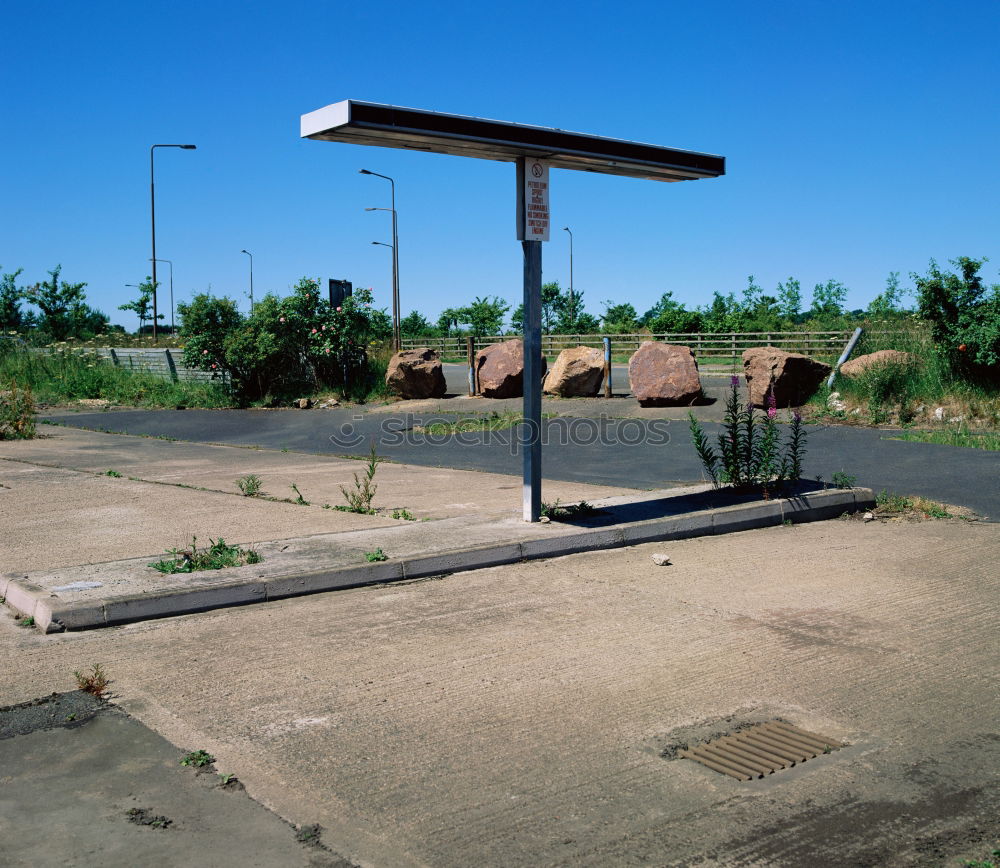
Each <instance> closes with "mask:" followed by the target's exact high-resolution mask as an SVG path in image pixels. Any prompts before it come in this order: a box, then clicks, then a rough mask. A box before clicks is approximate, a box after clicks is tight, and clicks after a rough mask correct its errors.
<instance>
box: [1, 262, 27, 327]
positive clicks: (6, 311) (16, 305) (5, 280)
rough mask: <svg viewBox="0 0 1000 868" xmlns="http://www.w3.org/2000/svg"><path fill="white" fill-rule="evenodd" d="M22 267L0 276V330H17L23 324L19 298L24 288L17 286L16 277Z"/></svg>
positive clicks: (22, 294) (22, 296) (21, 296)
mask: <svg viewBox="0 0 1000 868" xmlns="http://www.w3.org/2000/svg"><path fill="white" fill-rule="evenodd" d="M22 271H24V269H23V268H19V269H18V270H17V271H14V272H11V273H9V274H5V275H3V277H0V331H7V330H10V331H17V330H19V329H20V328H22V327H23V326H24V312H23V311H22V310H21V299H22V298H24V289H23V288H20V287H18V285H17V278H18V277H19V276H20V274H21V272H22Z"/></svg>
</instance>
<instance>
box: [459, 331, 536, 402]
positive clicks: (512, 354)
mask: <svg viewBox="0 0 1000 868" xmlns="http://www.w3.org/2000/svg"><path fill="white" fill-rule="evenodd" d="M542 372H543V373H544V372H545V358H544V357H543V358H542ZM476 379H477V381H478V383H479V394H480V395H482V396H483V397H484V398H520V397H521V396H522V395H523V394H524V343H523V342H522V341H520V340H517V339H515V340H512V341H502V342H501V343H499V344H490V345H489V346H487V347H483V348H482V349H481V350H480V351H479V352H478V353H476Z"/></svg>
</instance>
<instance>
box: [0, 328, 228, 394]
mask: <svg viewBox="0 0 1000 868" xmlns="http://www.w3.org/2000/svg"><path fill="white" fill-rule="evenodd" d="M11 380H16V381H17V382H18V383H20V384H21V385H22V387H24V388H28V389H30V390H31V391H32V392H33V393H34V396H35V399H36V400H37V401H40V402H44V403H47V404H59V403H65V402H66V401H76V400H80V399H86V398H101V399H103V400H105V401H108V402H110V403H112V404H120V405H122V406H126V407H171V408H173V407H227V406H230V403H231V402H230V399H229V395H228V394H227V393H226V392H225V391H224V390H223V389H221V388H219V386H218V385H217V384H214V383H195V382H190V381H181V382H172V381H171V380H168V379H165V378H163V377H158V376H156V375H154V374H150V373H147V372H145V371H132V370H129V369H128V368H119V367H116V366H115V365H113V364H111V363H109V362H107V361H105V360H103V359H101V358H100V357H99V356H97V355H96V354H88V353H86V352H82V351H72V350H58V351H55V352H48V353H46V352H40V351H38V350H29V349H27V348H25V347H22V346H13V345H10V346H6V345H5V344H2V343H0V383H4V382H9V381H11Z"/></svg>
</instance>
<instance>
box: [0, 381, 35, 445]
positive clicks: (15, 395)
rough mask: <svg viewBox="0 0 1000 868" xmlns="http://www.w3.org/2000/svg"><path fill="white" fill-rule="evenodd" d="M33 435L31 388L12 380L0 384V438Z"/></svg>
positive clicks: (33, 405) (23, 437)
mask: <svg viewBox="0 0 1000 868" xmlns="http://www.w3.org/2000/svg"><path fill="white" fill-rule="evenodd" d="M34 436H35V402H34V399H33V398H32V397H31V389H30V388H27V387H24V388H18V385H17V381H16V380H14V381H12V382H11V383H10V387H9V388H7V387H5V386H3V385H2V384H0V440H30V439H31V438H32V437H34Z"/></svg>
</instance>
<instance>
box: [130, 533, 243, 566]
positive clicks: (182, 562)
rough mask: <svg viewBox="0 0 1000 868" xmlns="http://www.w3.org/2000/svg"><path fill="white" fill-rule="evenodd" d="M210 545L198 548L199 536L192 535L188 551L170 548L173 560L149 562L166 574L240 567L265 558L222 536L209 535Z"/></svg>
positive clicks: (169, 553) (168, 551)
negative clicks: (213, 536)
mask: <svg viewBox="0 0 1000 868" xmlns="http://www.w3.org/2000/svg"><path fill="white" fill-rule="evenodd" d="M208 542H209V547H208V548H207V549H202V550H201V551H199V550H198V537H196V536H194V537H191V548H190V549H187V550H186V551H181V550H180V549H168V550H167V554H168V555H173V560H162V561H155V562H154V563H151V564H149V566H151V567H152V568H153V569H154V570H157V571H158V572H161V573H165V574H168V575H170V574H173V573H194V572H198V571H199V570H222V569H225V568H226V567H240V566H243V565H244V564H259V563H260V562H261V561H262V560H263V558H262V557H261V556H260V554H259V553H258V552H256V551H254V550H253V549H241V548H240V547H239V546H231V545H229V544H228V543H227V542H226V541H225V540H224V539H222V537H219V539H217V540H213V539H212V538H211V537H209V540H208Z"/></svg>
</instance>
